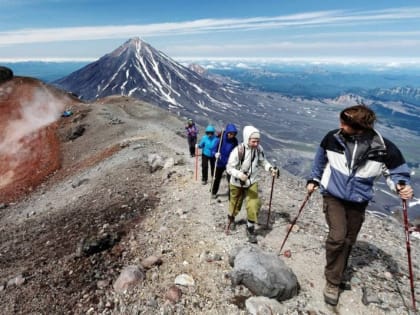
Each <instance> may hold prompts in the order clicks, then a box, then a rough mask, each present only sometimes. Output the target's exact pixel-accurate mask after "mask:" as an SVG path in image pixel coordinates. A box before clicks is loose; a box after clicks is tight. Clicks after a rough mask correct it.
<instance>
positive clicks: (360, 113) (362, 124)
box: [340, 104, 376, 130]
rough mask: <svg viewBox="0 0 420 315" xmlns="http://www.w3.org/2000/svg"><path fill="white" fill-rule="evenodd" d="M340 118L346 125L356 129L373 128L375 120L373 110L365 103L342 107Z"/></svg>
mask: <svg viewBox="0 0 420 315" xmlns="http://www.w3.org/2000/svg"><path fill="white" fill-rule="evenodd" d="M340 119H341V121H342V122H343V123H345V124H346V125H348V126H350V127H352V128H353V129H356V130H368V129H373V125H374V124H375V121H376V115H375V112H374V111H373V110H372V109H370V108H369V107H367V106H366V105H364V104H362V105H354V106H351V107H347V108H345V109H343V110H342V111H341V113H340Z"/></svg>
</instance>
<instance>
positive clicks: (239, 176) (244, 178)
mask: <svg viewBox="0 0 420 315" xmlns="http://www.w3.org/2000/svg"><path fill="white" fill-rule="evenodd" d="M238 178H239V179H240V180H241V181H243V182H246V180H247V179H248V175H246V174H245V173H243V172H240V173H239V175H238Z"/></svg>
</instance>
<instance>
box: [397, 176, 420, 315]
mask: <svg viewBox="0 0 420 315" xmlns="http://www.w3.org/2000/svg"><path fill="white" fill-rule="evenodd" d="M398 184H399V185H400V186H401V187H402V188H404V186H405V182H404V181H398ZM402 188H401V189H402ZM401 200H402V206H403V217H404V231H405V245H406V247H407V259H408V274H409V277H410V289H411V302H412V304H413V311H414V312H416V297H415V293H414V277H413V266H412V264H411V246H410V229H409V226H408V214H407V200H405V199H401Z"/></svg>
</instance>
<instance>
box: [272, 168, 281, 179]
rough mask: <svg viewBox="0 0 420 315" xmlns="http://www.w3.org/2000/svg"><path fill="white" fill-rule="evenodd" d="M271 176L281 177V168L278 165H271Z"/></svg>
mask: <svg viewBox="0 0 420 315" xmlns="http://www.w3.org/2000/svg"><path fill="white" fill-rule="evenodd" d="M270 172H271V176H273V177H276V176H277V177H279V176H280V170H279V169H278V168H277V166H274V167H270Z"/></svg>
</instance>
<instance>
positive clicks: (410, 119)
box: [11, 38, 420, 208]
mask: <svg viewBox="0 0 420 315" xmlns="http://www.w3.org/2000/svg"><path fill="white" fill-rule="evenodd" d="M29 66H30V67H29V68H30V69H34V68H35V67H36V65H35V64H34V63H30V64H29ZM49 66H50V65H49ZM11 68H12V69H14V67H13V66H11ZM27 68H28V67H27ZM63 69H64V68H63ZM226 69H227V70H223V71H222V70H216V69H214V68H212V67H207V66H205V65H204V64H200V65H198V64H189V65H182V64H180V63H178V62H176V61H174V60H173V59H171V58H170V57H168V56H166V55H165V54H164V53H162V52H160V51H158V50H156V49H155V48H153V47H152V46H150V45H149V44H147V43H145V42H144V41H141V40H140V39H139V38H133V39H130V40H128V41H127V42H126V43H124V44H123V45H121V46H120V47H118V48H117V49H116V50H114V51H113V52H111V53H109V54H106V55H104V56H103V57H101V58H100V59H98V60H97V61H94V62H92V63H89V64H84V65H83V66H81V67H80V68H79V69H78V70H76V71H74V72H71V73H70V74H69V75H66V76H64V77H62V78H60V79H58V80H55V81H53V84H54V85H56V86H58V87H60V88H62V89H65V90H67V91H70V92H72V93H74V94H77V95H78V96H79V97H80V98H81V99H83V100H86V101H89V100H93V99H96V98H101V97H105V96H109V95H113V94H120V95H127V96H132V97H135V98H138V99H141V100H144V101H147V102H149V103H152V104H155V105H157V106H159V107H162V108H164V109H167V110H168V111H170V112H172V113H175V114H177V115H179V116H181V117H185V118H187V117H188V118H193V119H194V120H195V121H196V122H198V124H199V125H201V126H206V125H207V124H209V123H211V124H213V125H215V127H216V129H218V130H221V129H222V128H224V127H225V125H226V124H227V123H234V124H235V125H236V126H237V128H238V129H239V130H241V129H242V128H243V126H245V125H249V124H251V125H254V126H256V127H257V128H259V129H260V130H261V133H262V145H263V147H264V149H265V150H266V152H267V157H268V158H269V159H270V160H274V161H273V162H274V163H276V164H277V165H278V166H280V167H282V168H284V169H286V170H287V171H289V172H290V173H292V174H294V175H297V176H302V177H305V176H307V175H308V172H309V168H310V165H311V163H312V159H313V154H314V151H315V149H316V147H317V146H318V144H319V142H320V140H321V139H322V137H323V136H324V135H325V133H326V132H327V131H328V130H331V129H335V128H337V127H338V119H337V114H338V112H339V111H340V110H342V109H343V108H344V107H345V106H349V105H353V104H356V103H362V102H363V103H365V104H367V105H369V106H371V107H372V108H373V109H374V110H375V111H376V112H377V114H378V117H379V123H378V124H377V128H378V130H379V131H381V132H382V133H383V134H384V135H385V136H386V137H388V138H390V139H391V140H392V141H394V142H395V143H397V144H398V145H399V147H400V148H401V150H402V152H403V153H404V156H405V157H406V159H407V161H408V163H409V165H410V166H411V167H412V169H413V174H414V178H417V177H418V174H419V170H420V160H419V156H420V146H418V143H419V142H420V124H418V120H419V118H420V106H419V93H420V92H419V89H418V88H410V87H408V86H405V85H402V86H404V87H395V82H400V83H405V82H409V81H410V80H408V79H407V78H406V76H404V75H399V77H398V78H399V79H398V80H393V78H394V77H387V78H386V79H381V78H380V76H378V75H377V74H375V73H374V74H365V75H359V74H355V73H347V72H346V73H339V72H332V71H326V70H324V69H322V68H321V67H317V68H316V69H313V71H303V72H302V71H296V72H293V69H291V70H290V69H289V70H287V71H286V70H285V69H283V68H282V69H275V71H274V70H263V71H261V70H253V69H246V68H245V69H244V68H239V67H238V68H234V67H233V65H232V66H229V67H226ZM49 77H51V75H49ZM413 78H414V79H416V74H414V77H413ZM358 80H359V81H358ZM414 81H415V80H414ZM374 82H384V85H383V86H381V85H375V83H374ZM392 83H393V84H394V85H392ZM378 86H381V87H380V88H378ZM201 132H202V130H201ZM201 134H202V133H201ZM239 140H242V135H241V134H239ZM415 185H418V189H420V185H419V181H417V180H416V184H415ZM384 196H385V197H384V198H388V199H387V200H386V203H387V204H388V205H390V206H389V208H391V207H392V204H393V202H395V203H397V204H398V203H399V201H398V200H393V199H392V197H389V196H388V195H387V194H384ZM378 204H379V203H378ZM378 204H375V203H374V204H373V205H374V206H375V205H376V206H377V205H378ZM378 207H379V208H381V207H382V206H381V205H379V206H378ZM387 207H388V206H387Z"/></svg>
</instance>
